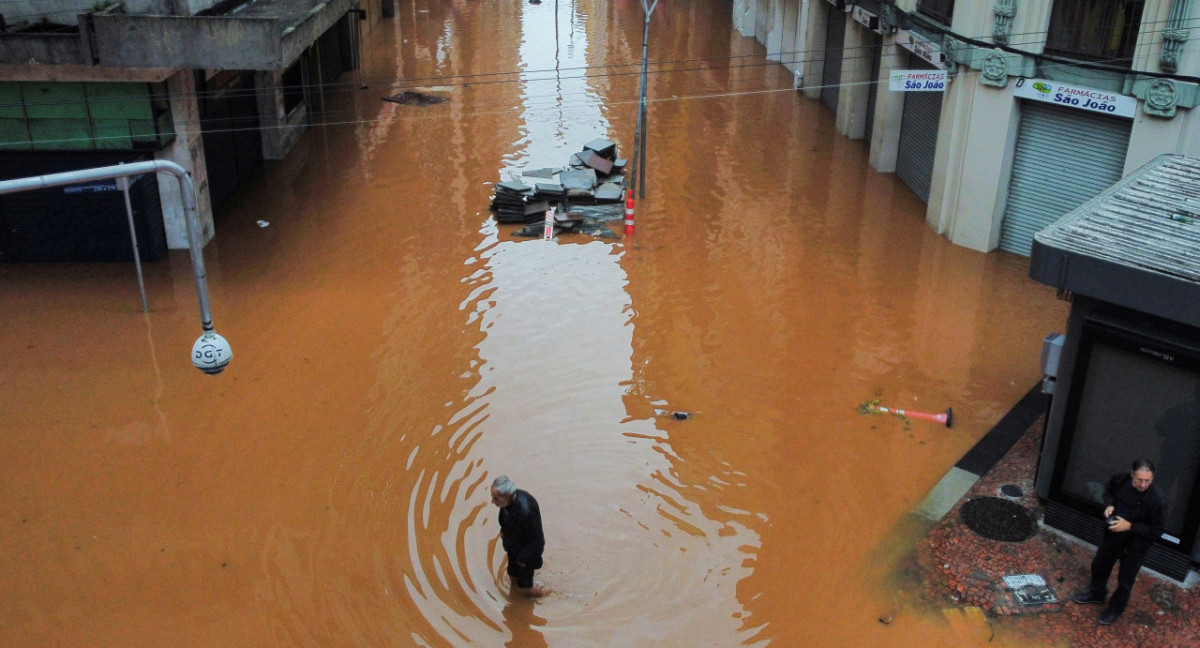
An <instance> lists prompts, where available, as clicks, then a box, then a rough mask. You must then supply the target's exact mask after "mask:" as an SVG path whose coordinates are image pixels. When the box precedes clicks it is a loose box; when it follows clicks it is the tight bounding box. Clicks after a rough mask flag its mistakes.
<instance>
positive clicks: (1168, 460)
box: [1029, 155, 1200, 581]
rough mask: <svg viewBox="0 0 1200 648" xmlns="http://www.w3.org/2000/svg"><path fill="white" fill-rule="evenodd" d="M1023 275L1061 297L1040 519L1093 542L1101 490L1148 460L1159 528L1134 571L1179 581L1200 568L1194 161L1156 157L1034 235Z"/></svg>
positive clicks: (1198, 207) (1199, 267)
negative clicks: (1160, 498) (1160, 508)
mask: <svg viewBox="0 0 1200 648" xmlns="http://www.w3.org/2000/svg"><path fill="white" fill-rule="evenodd" d="M1029 276H1030V277H1032V278H1033V279H1036V280H1037V281H1039V282H1041V283H1044V284H1047V285H1049V286H1053V287H1055V288H1057V289H1058V291H1059V296H1060V297H1063V298H1064V299H1068V300H1069V301H1071V311H1070V316H1069V317H1068V320H1067V330H1066V333H1065V335H1063V336H1061V338H1060V339H1059V340H1056V341H1060V342H1061V349H1056V351H1057V353H1044V354H1043V357H1044V358H1045V357H1047V356H1050V357H1053V356H1055V355H1057V358H1058V360H1057V364H1056V366H1053V365H1054V363H1052V362H1048V363H1044V364H1048V365H1052V366H1047V367H1044V370H1045V371H1046V373H1047V375H1048V376H1049V378H1048V379H1047V383H1048V384H1049V385H1051V386H1052V387H1053V389H1052V391H1053V398H1052V400H1051V405H1050V411H1049V414H1048V415H1047V418H1046V431H1045V437H1044V439H1043V441H1042V453H1041V458H1040V460H1039V463H1038V470H1037V477H1036V480H1035V486H1036V488H1037V493H1038V495H1039V496H1041V497H1042V498H1043V499H1044V500H1046V513H1045V519H1044V521H1045V523H1046V524H1047V525H1049V526H1052V527H1055V528H1057V529H1060V530H1062V531H1065V532H1067V533H1069V534H1071V535H1074V536H1076V537H1079V538H1081V539H1083V540H1086V541H1088V542H1091V543H1093V544H1099V542H1100V539H1101V536H1102V534H1103V527H1102V524H1103V520H1102V519H1101V516H1100V513H1101V511H1102V509H1103V508H1104V505H1103V503H1102V500H1101V496H1102V493H1103V489H1104V484H1105V483H1106V482H1107V480H1108V478H1109V476H1111V475H1112V474H1114V473H1118V472H1122V471H1127V470H1129V463H1130V461H1131V460H1133V459H1134V458H1136V457H1143V458H1146V459H1150V460H1151V461H1153V462H1154V463H1155V464H1156V465H1157V471H1156V472H1155V483H1156V484H1157V485H1158V486H1159V488H1161V489H1162V491H1163V493H1164V494H1165V495H1166V498H1167V524H1166V533H1164V534H1163V535H1162V537H1161V538H1159V540H1158V542H1157V543H1156V546H1155V547H1154V548H1152V549H1151V551H1150V553H1149V554H1148V555H1147V557H1146V563H1145V564H1146V566H1147V567H1149V568H1151V569H1153V570H1155V571H1158V572H1159V573H1161V574H1164V575H1166V576H1170V577H1171V578H1175V579H1176V580H1181V581H1182V580H1184V579H1185V578H1186V577H1187V574H1188V572H1189V571H1190V570H1191V569H1192V568H1193V567H1194V566H1196V565H1197V564H1200V479H1197V477H1198V476H1200V159H1196V158H1189V157H1185V156H1181V155H1163V156H1160V157H1158V158H1155V159H1154V160H1153V161H1151V162H1150V163H1148V164H1147V165H1145V166H1144V167H1142V168H1141V169H1138V170H1137V171H1136V172H1134V173H1132V174H1130V175H1129V176H1127V177H1126V178H1125V179H1123V180H1121V181H1120V182H1119V183H1117V184H1115V185H1113V186H1112V187H1110V188H1109V189H1107V190H1106V191H1104V192H1103V193H1101V194H1100V195H1099V196H1097V197H1096V198H1094V199H1092V200H1091V201H1089V202H1087V203H1085V204H1083V205H1081V206H1080V207H1079V208H1077V209H1076V210H1074V211H1072V212H1071V213H1069V214H1067V215H1066V216H1064V217H1063V218H1061V219H1060V220H1058V221H1057V222H1055V223H1054V224H1053V225H1051V226H1049V227H1047V228H1046V229H1044V230H1042V231H1041V232H1039V233H1038V234H1036V235H1035V236H1034V243H1033V253H1032V257H1031V259H1030V268H1029ZM1049 340H1050V338H1048V343H1049Z"/></svg>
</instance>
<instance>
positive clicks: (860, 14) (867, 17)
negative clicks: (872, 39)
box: [853, 5, 883, 34]
mask: <svg viewBox="0 0 1200 648" xmlns="http://www.w3.org/2000/svg"><path fill="white" fill-rule="evenodd" d="M853 15H854V22H856V23H858V24H860V25H862V26H863V27H866V28H867V29H870V30H871V31H873V32H875V33H877V34H881V33H883V32H881V31H880V30H879V16H876V15H875V14H873V13H871V12H870V11H867V10H866V9H863V8H862V7H860V6H858V5H854V14H853Z"/></svg>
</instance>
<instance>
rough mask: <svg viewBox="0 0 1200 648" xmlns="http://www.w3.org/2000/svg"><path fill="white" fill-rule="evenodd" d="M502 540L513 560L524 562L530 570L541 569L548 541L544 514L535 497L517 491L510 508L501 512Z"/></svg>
mask: <svg viewBox="0 0 1200 648" xmlns="http://www.w3.org/2000/svg"><path fill="white" fill-rule="evenodd" d="M500 539H501V540H502V541H503V543H504V553H507V554H508V559H509V560H510V561H515V562H517V563H525V566H526V567H529V568H530V569H540V568H541V566H542V550H543V549H545V548H546V538H545V537H544V536H543V535H542V512H541V510H540V509H539V508H538V503H537V500H536V499H534V498H533V495H530V494H529V493H526V492H525V491H523V490H521V489H519V488H518V489H517V492H516V493H514V494H513V499H512V501H511V502H509V503H508V506H505V507H504V508H502V509H500Z"/></svg>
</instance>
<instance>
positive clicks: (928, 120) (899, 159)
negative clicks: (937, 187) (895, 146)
mask: <svg viewBox="0 0 1200 648" xmlns="http://www.w3.org/2000/svg"><path fill="white" fill-rule="evenodd" d="M908 66H909V69H911V70H932V69H934V68H932V67H930V66H928V65H926V64H925V62H924V61H922V60H921V59H919V58H917V57H915V56H910V57H909V61H908ZM942 94H943V93H941V92H906V93H904V116H903V117H902V118H901V119H900V149H899V150H898V151H897V152H896V176H897V177H899V178H900V180H901V181H902V182H904V184H906V185H908V188H909V189H912V190H913V192H915V193H916V194H917V195H918V196H920V198H921V200H924V201H925V202H929V185H930V183H931V182H932V179H933V155H934V152H935V151H936V150H937V137H938V121H939V120H940V119H941V116H942Z"/></svg>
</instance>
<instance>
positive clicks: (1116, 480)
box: [1074, 459, 1167, 625]
mask: <svg viewBox="0 0 1200 648" xmlns="http://www.w3.org/2000/svg"><path fill="white" fill-rule="evenodd" d="M1104 505H1105V506H1104V517H1105V518H1106V519H1107V520H1108V526H1107V527H1106V528H1105V530H1104V539H1103V540H1102V541H1101V542H1100V547H1099V548H1097V549H1096V557H1095V559H1093V560H1092V582H1091V584H1090V585H1089V586H1088V588H1087V589H1085V590H1083V591H1081V592H1079V593H1078V594H1076V595H1075V596H1074V601H1075V602H1076V603H1103V602H1104V595H1105V594H1106V593H1107V592H1108V577H1109V575H1110V574H1112V568H1113V565H1114V564H1116V562H1117V561H1118V560H1119V561H1121V568H1120V570H1119V571H1118V572H1117V589H1116V591H1114V592H1113V595H1112V598H1111V599H1109V601H1108V607H1107V608H1105V610H1104V612H1102V613H1101V614H1100V618H1099V619H1098V621H1099V622H1100V625H1109V624H1111V623H1112V622H1113V621H1116V620H1117V618H1118V617H1120V616H1121V613H1122V612H1124V611H1125V605H1126V604H1127V603H1128V602H1129V593H1130V591H1132V590H1133V582H1134V581H1135V580H1136V579H1137V575H1138V572H1139V571H1140V570H1141V568H1142V560H1143V559H1144V558H1145V557H1146V552H1147V551H1149V550H1150V546H1151V545H1153V544H1154V540H1155V539H1156V538H1158V537H1159V536H1160V535H1162V532H1163V527H1164V526H1165V525H1166V517H1167V501H1166V498H1165V497H1163V494H1162V491H1161V490H1160V489H1159V488H1158V486H1155V485H1154V464H1153V463H1151V462H1149V461H1147V460H1145V459H1136V460H1134V462H1133V465H1132V467H1131V470H1130V471H1129V472H1128V473H1117V474H1116V475H1113V476H1112V479H1109V480H1108V486H1106V487H1105V488H1104Z"/></svg>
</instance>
